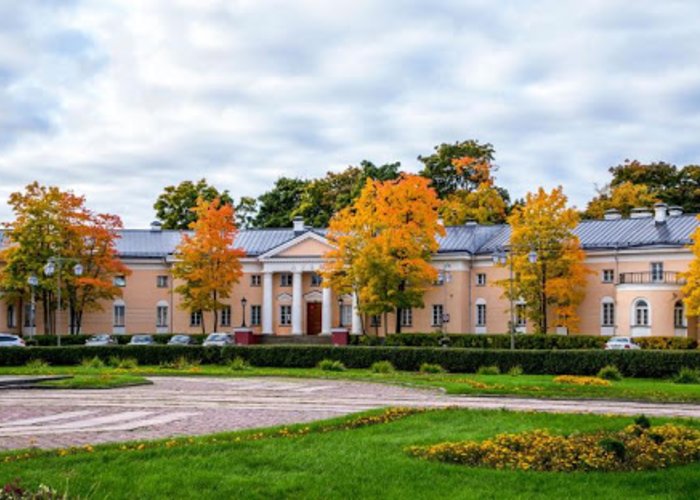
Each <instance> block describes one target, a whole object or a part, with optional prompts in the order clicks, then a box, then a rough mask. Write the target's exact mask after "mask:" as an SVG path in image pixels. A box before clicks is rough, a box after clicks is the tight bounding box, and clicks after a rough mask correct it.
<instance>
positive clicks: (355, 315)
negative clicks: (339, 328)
mask: <svg viewBox="0 0 700 500" xmlns="http://www.w3.org/2000/svg"><path fill="white" fill-rule="evenodd" d="M350 333H352V334H353V335H360V334H361V333H362V320H361V319H360V311H359V310H358V309H357V294H356V293H353V294H352V330H351V331H350Z"/></svg>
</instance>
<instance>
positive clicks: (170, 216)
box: [153, 179, 233, 230]
mask: <svg viewBox="0 0 700 500" xmlns="http://www.w3.org/2000/svg"><path fill="white" fill-rule="evenodd" d="M200 198H201V199H203V200H206V201H212V200H214V199H217V198H218V199H219V200H220V202H221V204H222V205H233V199H232V198H231V196H230V195H229V192H228V190H225V191H221V192H219V190H218V189H217V188H215V187H214V186H211V185H209V184H208V183H207V180H206V179H200V180H199V181H197V182H196V183H195V182H192V181H182V182H181V183H180V184H178V185H177V186H166V187H165V189H164V190H163V192H162V193H161V194H160V196H158V199H157V200H156V202H155V204H154V205H153V208H155V210H156V218H157V219H158V220H159V221H161V222H162V223H163V229H182V230H184V229H187V228H189V227H190V224H191V223H193V222H194V221H195V220H196V217H197V212H195V211H194V210H193V208H195V207H196V206H197V200H198V199H200Z"/></svg>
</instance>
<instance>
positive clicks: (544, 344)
mask: <svg viewBox="0 0 700 500" xmlns="http://www.w3.org/2000/svg"><path fill="white" fill-rule="evenodd" d="M445 338H447V339H448V345H449V346H450V347H463V348H469V349H509V348H510V335H507V334H488V335H478V334H449V335H443V334H441V333H395V334H390V335H389V336H387V337H375V336H368V335H362V336H359V335H357V336H356V335H353V336H351V337H350V339H351V342H352V343H353V345H370V346H378V345H387V346H406V347H441V341H442V340H443V339H445ZM608 340H609V337H603V336H601V335H537V334H532V335H516V336H515V348H516V349H602V348H603V347H604V346H605V343H606V342H607V341H608ZM634 341H635V343H637V344H638V345H639V346H640V347H641V348H642V349H696V348H697V347H698V343H697V341H696V340H694V339H689V338H685V337H638V338H635V339H634Z"/></svg>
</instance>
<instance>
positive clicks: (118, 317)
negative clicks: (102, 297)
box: [114, 304, 126, 327]
mask: <svg viewBox="0 0 700 500" xmlns="http://www.w3.org/2000/svg"><path fill="white" fill-rule="evenodd" d="M125 317H126V306H125V305H124V304H115V305H114V326H119V327H122V326H124V319H125Z"/></svg>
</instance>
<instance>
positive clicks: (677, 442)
mask: <svg viewBox="0 0 700 500" xmlns="http://www.w3.org/2000/svg"><path fill="white" fill-rule="evenodd" d="M408 452H409V453H410V454H411V455H413V456H416V457H420V458H424V459H429V460H439V461H442V462H449V463H455V464H461V465H468V466H481V467H490V468H494V469H520V470H536V471H554V472H568V471H636V470H647V469H662V468H666V467H669V466H672V465H681V464H688V463H691V462H696V461H698V460H700V431H698V430H695V429H691V428H689V427H683V426H678V425H672V424H666V425H661V426H657V427H648V428H647V427H646V426H644V425H638V424H635V425H630V426H628V427H626V428H625V429H624V430H622V431H619V432H599V433H595V434H574V435H571V436H555V435H552V434H550V433H549V432H548V431H546V430H535V431H530V432H522V433H518V434H499V435H498V436H496V437H494V438H493V439H487V440H486V441H482V442H476V441H464V442H460V443H441V444H436V445H432V446H414V447H411V448H409V449H408Z"/></svg>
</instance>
